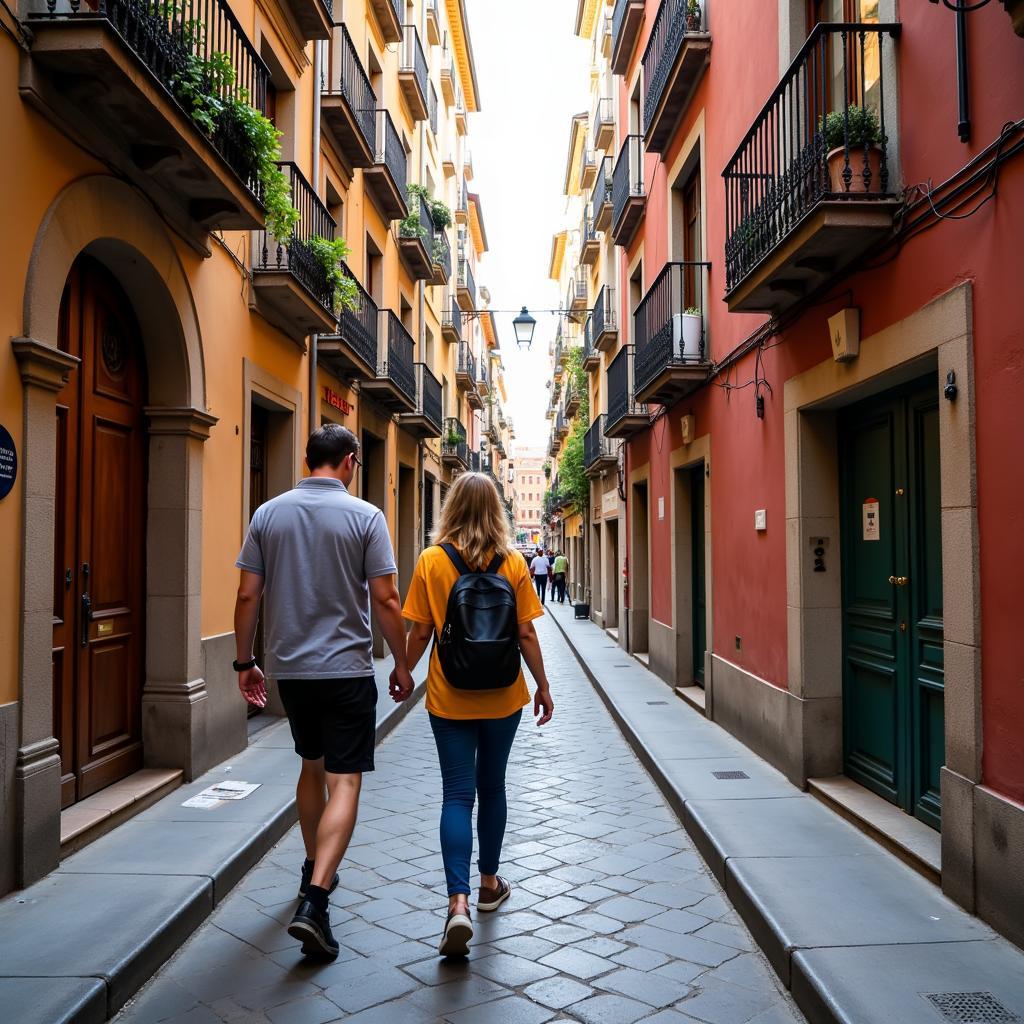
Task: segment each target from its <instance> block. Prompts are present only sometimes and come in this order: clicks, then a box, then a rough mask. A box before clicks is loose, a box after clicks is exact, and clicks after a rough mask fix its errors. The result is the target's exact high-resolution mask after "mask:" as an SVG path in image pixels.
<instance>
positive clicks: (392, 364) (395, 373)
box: [377, 309, 416, 403]
mask: <svg viewBox="0 0 1024 1024" xmlns="http://www.w3.org/2000/svg"><path fill="white" fill-rule="evenodd" d="M381 319H382V328H383V331H384V337H383V338H381V339H380V341H381V346H380V355H379V361H378V363H377V376H378V378H380V379H385V380H389V381H391V383H392V384H394V385H395V387H396V388H398V390H399V391H401V392H402V394H403V395H405V397H406V398H407V399H408V400H409V401H410V402H413V403H415V401H416V376H415V374H414V372H413V351H414V350H415V348H416V344H415V342H414V341H413V340H412V335H411V334H410V333H409V332H408V331H407V330H406V329H405V327H404V326H403V324H402V321H401V320H399V319H398V317H397V316H396V315H395V313H394V312H393V311H392V310H390V309H383V310H381Z"/></svg>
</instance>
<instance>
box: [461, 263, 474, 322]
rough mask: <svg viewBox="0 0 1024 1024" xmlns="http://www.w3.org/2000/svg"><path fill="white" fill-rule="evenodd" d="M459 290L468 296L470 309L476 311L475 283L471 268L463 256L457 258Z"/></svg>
mask: <svg viewBox="0 0 1024 1024" xmlns="http://www.w3.org/2000/svg"><path fill="white" fill-rule="evenodd" d="M459 290H460V291H464V292H465V293H466V294H467V296H468V301H469V303H470V307H469V308H470V309H476V281H475V280H474V279H473V268H472V267H471V266H470V265H469V260H468V259H467V258H466V257H465V256H460V257H459Z"/></svg>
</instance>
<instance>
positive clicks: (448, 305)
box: [441, 292, 462, 341]
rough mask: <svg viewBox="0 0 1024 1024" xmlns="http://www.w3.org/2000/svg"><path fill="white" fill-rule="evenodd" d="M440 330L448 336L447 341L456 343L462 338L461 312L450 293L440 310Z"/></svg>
mask: <svg viewBox="0 0 1024 1024" xmlns="http://www.w3.org/2000/svg"><path fill="white" fill-rule="evenodd" d="M441 330H442V331H444V332H445V334H446V335H449V340H453V341H458V340H459V339H460V338H461V337H462V310H461V309H460V308H459V304H458V302H456V301H455V296H454V295H452V294H451V293H450V292H449V293H448V301H447V302H445V304H444V306H443V307H442V310H441Z"/></svg>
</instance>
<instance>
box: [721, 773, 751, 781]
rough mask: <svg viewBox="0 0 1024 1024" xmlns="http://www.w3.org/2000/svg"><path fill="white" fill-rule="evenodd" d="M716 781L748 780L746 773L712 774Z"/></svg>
mask: <svg viewBox="0 0 1024 1024" xmlns="http://www.w3.org/2000/svg"><path fill="white" fill-rule="evenodd" d="M711 774H712V775H714V777H715V778H716V779H749V778H750V776H749V775H748V774H747V773H746V772H712V773H711Z"/></svg>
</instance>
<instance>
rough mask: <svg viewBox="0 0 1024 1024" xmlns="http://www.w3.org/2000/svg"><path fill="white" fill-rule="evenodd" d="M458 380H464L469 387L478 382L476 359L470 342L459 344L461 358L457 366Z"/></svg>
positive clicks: (459, 357)
mask: <svg viewBox="0 0 1024 1024" xmlns="http://www.w3.org/2000/svg"><path fill="white" fill-rule="evenodd" d="M455 376H456V379H458V378H460V377H461V378H463V379H464V380H465V382H466V385H467V386H472V385H473V384H474V383H475V382H476V358H475V357H474V355H473V350H472V349H471V348H470V347H469V342H468V341H460V342H459V356H458V360H457V362H456V365H455Z"/></svg>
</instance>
